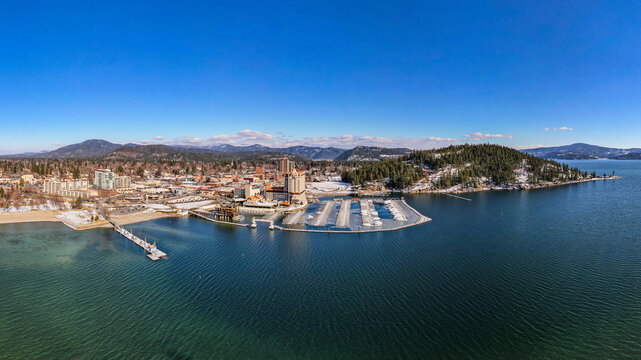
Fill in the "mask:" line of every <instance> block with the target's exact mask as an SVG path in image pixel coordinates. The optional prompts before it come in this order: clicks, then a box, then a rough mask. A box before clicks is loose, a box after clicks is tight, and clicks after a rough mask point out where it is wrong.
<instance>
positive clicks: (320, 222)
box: [309, 201, 335, 226]
mask: <svg viewBox="0 0 641 360" xmlns="http://www.w3.org/2000/svg"><path fill="white" fill-rule="evenodd" d="M334 204H335V203H334V202H333V201H324V202H323V205H322V206H321V208H320V210H318V212H317V213H316V216H314V218H313V219H312V220H311V221H310V222H309V225H310V226H325V223H327V218H328V217H329V214H330V213H331V212H332V209H333V208H334Z"/></svg>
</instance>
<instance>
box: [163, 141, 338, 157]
mask: <svg viewBox="0 0 641 360" xmlns="http://www.w3.org/2000/svg"><path fill="white" fill-rule="evenodd" d="M174 147H175V148H177V149H191V150H193V149H201V150H202V149H207V150H212V151H218V152H225V153H233V152H247V151H266V152H282V153H287V154H292V155H300V156H304V157H306V158H309V159H312V160H334V159H336V157H338V156H339V155H341V154H342V153H344V152H345V151H346V150H345V149H339V148H335V147H326V148H324V147H318V146H303V145H299V146H290V147H286V148H271V147H268V146H264V145H260V144H254V145H248V146H234V145H230V144H221V145H210V146H184V145H175V146H174Z"/></svg>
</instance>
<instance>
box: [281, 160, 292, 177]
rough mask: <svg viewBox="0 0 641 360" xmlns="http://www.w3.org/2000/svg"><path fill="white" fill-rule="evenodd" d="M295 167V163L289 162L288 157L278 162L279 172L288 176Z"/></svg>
mask: <svg viewBox="0 0 641 360" xmlns="http://www.w3.org/2000/svg"><path fill="white" fill-rule="evenodd" d="M293 167H294V164H293V162H291V161H289V159H288V158H286V157H283V158H282V159H280V160H279V161H278V172H279V173H281V174H287V173H288V172H290V170H291V169H292V168H293Z"/></svg>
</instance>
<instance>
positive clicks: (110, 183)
mask: <svg viewBox="0 0 641 360" xmlns="http://www.w3.org/2000/svg"><path fill="white" fill-rule="evenodd" d="M115 177H116V174H114V173H113V172H111V170H109V169H101V170H96V172H95V173H94V179H93V187H94V188H95V189H98V190H112V189H115V183H114V181H115Z"/></svg>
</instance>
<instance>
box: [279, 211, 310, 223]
mask: <svg viewBox="0 0 641 360" xmlns="http://www.w3.org/2000/svg"><path fill="white" fill-rule="evenodd" d="M303 223H305V211H296V212H293V213H291V214H289V215H287V217H286V218H285V219H283V225H295V224H303Z"/></svg>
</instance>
